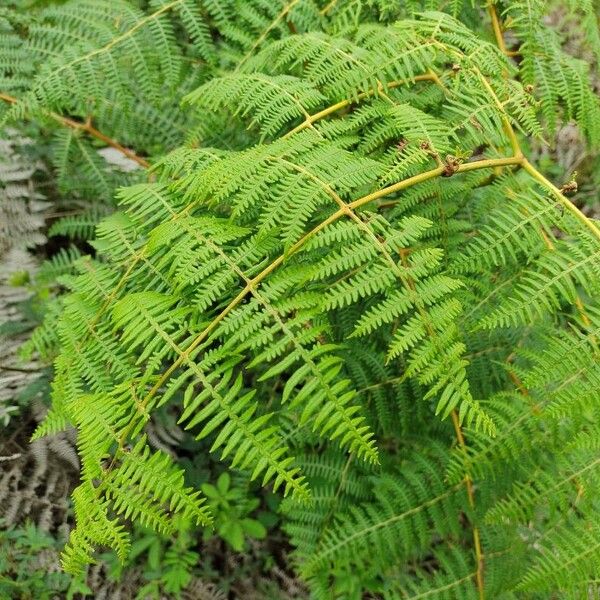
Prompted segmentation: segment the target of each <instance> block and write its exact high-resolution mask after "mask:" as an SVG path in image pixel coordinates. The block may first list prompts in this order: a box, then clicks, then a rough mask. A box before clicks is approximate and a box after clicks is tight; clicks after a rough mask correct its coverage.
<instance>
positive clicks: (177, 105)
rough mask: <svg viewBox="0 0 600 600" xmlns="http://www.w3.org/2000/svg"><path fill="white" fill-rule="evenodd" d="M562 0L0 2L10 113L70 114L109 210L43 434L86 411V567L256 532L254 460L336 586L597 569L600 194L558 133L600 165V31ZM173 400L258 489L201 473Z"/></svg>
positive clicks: (79, 260)
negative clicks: (580, 54)
mask: <svg viewBox="0 0 600 600" xmlns="http://www.w3.org/2000/svg"><path fill="white" fill-rule="evenodd" d="M13 4H14V3H13ZM550 8H551V5H550V4H548V3H546V2H542V1H540V0H535V1H531V0H530V1H528V2H520V1H518V0H517V1H507V2H501V3H498V4H497V5H496V4H494V3H491V4H490V5H489V6H487V7H486V4H485V3H483V4H481V5H479V3H474V5H473V6H472V5H471V3H466V2H465V3H463V2H460V1H455V2H452V3H441V2H431V1H427V2H418V1H407V2H387V1H385V0H378V1H375V0H373V1H367V0H362V1H361V0H347V1H344V0H339V1H338V2H335V1H333V2H329V3H327V2H317V1H313V0H291V1H289V2H284V1H283V0H282V1H281V2H273V1H269V2H263V1H262V0H252V1H246V0H174V1H171V2H167V1H163V0H151V1H150V2H133V1H125V0H119V1H114V0H111V1H108V0H106V1H104V0H102V1H98V0H71V1H70V2H66V3H59V4H56V5H51V6H48V7H46V8H39V9H37V10H30V11H25V10H23V3H16V4H15V7H14V9H13V8H11V6H10V3H9V6H8V7H4V8H1V9H0V31H1V32H2V34H1V35H0V91H2V93H3V96H4V100H6V106H5V107H4V109H5V110H4V113H3V117H4V123H5V124H6V125H7V126H8V125H10V126H11V127H16V126H18V124H19V123H21V122H22V121H23V120H27V121H34V122H36V123H39V124H40V125H39V127H40V128H39V129H38V126H36V125H31V124H29V125H27V127H28V128H29V132H30V135H33V136H34V137H35V136H36V135H39V136H40V137H43V135H45V134H44V128H46V127H50V128H51V129H52V131H53V132H54V134H53V141H52V143H51V144H50V145H49V146H48V147H47V148H45V149H44V152H45V155H46V158H47V160H48V161H49V162H51V163H52V164H53V166H54V169H55V173H56V180H55V181H56V186H57V190H58V192H59V193H61V194H63V195H70V196H72V197H73V200H72V201H73V202H77V203H79V206H81V207H82V209H81V210H80V211H78V212H79V214H78V215H77V216H68V217H65V218H62V219H59V220H57V221H56V222H55V223H54V224H53V225H52V228H51V231H50V233H52V234H54V235H56V236H62V237H63V238H64V239H66V238H69V239H72V240H74V241H75V242H76V245H75V246H74V247H73V249H72V250H70V251H62V252H61V253H60V254H58V255H57V256H56V257H55V258H54V259H53V262H52V263H51V264H49V265H46V267H45V270H44V277H45V278H46V279H45V281H46V282H48V283H47V288H48V289H49V290H50V291H52V292H53V293H52V294H51V299H49V300H47V301H46V308H45V310H46V318H45V321H44V324H43V325H42V326H41V327H40V328H39V329H38V330H37V331H36V332H35V333H34V334H33V336H32V337H31V340H30V341H29V342H28V344H27V345H26V348H25V352H26V353H29V355H34V356H38V357H40V358H41V359H42V360H45V361H47V362H48V363H49V362H53V369H54V374H53V382H52V405H51V408H50V411H49V412H48V415H47V416H46V418H45V420H44V421H43V423H42V424H41V425H40V427H39V428H38V429H37V430H36V432H35V434H34V436H33V437H34V439H38V438H40V437H42V436H45V435H48V434H53V433H56V432H58V431H61V430H63V429H64V428H66V427H67V426H69V425H73V426H75V427H76V428H77V432H78V437H77V448H78V453H79V458H80V460H81V482H80V485H79V486H78V487H77V488H76V489H75V491H74V492H73V503H74V512H75V518H76V527H75V528H74V529H73V530H72V531H71V534H70V540H69V542H68V544H67V546H66V548H65V550H64V553H63V567H64V569H65V570H66V571H67V572H70V573H74V574H80V573H81V572H82V571H83V570H84V569H85V568H86V566H87V565H88V564H89V563H91V562H93V561H94V559H95V557H97V551H98V549H100V548H106V547H109V548H111V549H113V550H114V551H115V552H116V555H117V556H118V558H119V559H120V560H121V561H123V562H126V561H128V560H129V556H130V553H131V551H132V544H131V539H130V529H131V527H130V524H131V522H133V523H135V524H137V525H141V526H143V527H145V528H148V529H151V530H154V531H155V532H156V534H158V535H162V536H171V535H172V536H175V535H176V534H177V532H178V531H180V530H182V529H183V530H184V531H186V532H187V531H188V529H189V528H192V529H193V528H194V527H196V526H204V527H207V528H209V527H213V526H214V527H216V530H217V532H218V534H219V535H220V536H221V537H222V538H223V539H224V540H225V541H226V542H227V543H228V544H229V545H230V546H231V547H233V548H234V549H236V550H242V549H243V548H244V545H245V540H247V539H248V538H255V539H262V538H264V537H265V536H266V535H268V531H267V527H268V526H269V522H268V519H267V521H264V519H263V521H264V522H262V521H261V520H260V519H258V518H254V516H252V515H253V514H254V513H253V511H255V510H256V509H257V507H258V505H259V501H258V500H255V499H253V498H252V497H251V496H250V495H249V494H250V490H255V489H256V487H257V486H256V487H248V482H249V481H254V480H256V481H257V482H258V483H259V484H260V485H261V486H263V487H268V488H269V489H270V490H271V491H273V492H276V493H278V494H279V495H280V496H282V497H283V498H284V499H283V500H282V502H281V504H280V506H278V507H277V510H278V512H279V518H280V519H281V522H282V527H283V530H284V531H285V533H286V534H287V536H288V538H289V540H290V542H291V544H292V546H293V548H294V550H293V565H294V568H295V570H296V572H297V573H298V574H299V575H300V577H301V578H302V579H303V580H304V581H305V582H306V583H307V585H308V587H309V590H310V594H311V597H314V598H348V599H353V598H357V599H358V598H362V597H367V596H365V594H371V595H370V596H368V597H376V598H385V599H396V598H423V597H427V598H440V599H441V598H460V599H467V598H480V599H482V598H506V599H509V598H540V599H542V598H550V597H553V598H554V597H555V598H559V597H560V598H587V597H592V594H597V593H598V583H597V582H598V578H599V577H600V542H599V541H598V540H599V539H600V537H599V536H600V531H599V526H598V499H597V496H598V491H600V490H599V484H600V481H599V479H598V469H597V467H598V465H599V463H600V461H599V459H598V451H599V448H600V437H599V436H600V420H599V419H598V414H599V413H598V411H599V410H600V405H599V400H600V362H599V360H598V358H599V356H598V335H599V334H600V303H599V300H600V225H599V223H598V222H597V221H595V220H594V219H593V217H590V216H588V214H587V211H586V210H582V209H580V208H579V207H578V205H577V204H576V203H574V202H572V201H571V199H569V198H567V196H566V195H567V194H570V193H573V192H575V191H576V190H577V186H578V183H577V181H576V179H575V175H574V174H572V173H566V174H561V176H562V177H563V178H564V179H563V181H562V182H561V183H560V184H559V185H558V186H556V185H554V184H552V183H551V182H550V181H549V179H547V178H546V176H544V175H543V174H542V172H541V170H540V168H538V167H537V166H534V164H533V163H534V162H535V161H534V160H533V158H532V156H533V154H534V152H535V151H537V150H538V149H539V148H540V147H543V146H544V145H545V144H546V145H548V144H550V145H553V144H554V142H553V141H552V140H554V139H555V138H556V133H557V131H558V130H559V129H560V127H561V126H563V125H564V124H565V123H567V122H573V123H575V125H576V127H577V130H578V131H579V132H580V135H581V137H582V139H583V140H584V142H585V145H586V148H587V153H588V157H589V158H588V160H589V164H591V165H592V167H590V166H589V165H588V168H589V169H590V170H592V168H593V165H594V164H595V163H594V156H595V154H594V153H595V152H596V151H597V150H598V148H599V147H600V102H599V100H598V97H597V94H596V92H595V91H594V89H593V87H592V85H593V78H594V77H595V76H596V75H595V65H596V61H597V60H598V58H599V57H600V38H599V34H598V27H597V22H596V21H597V18H596V10H597V6H596V5H595V4H594V2H593V1H592V0H587V1H585V2H568V3H567V7H565V8H564V10H566V11H572V12H569V14H570V15H571V14H572V15H573V18H575V19H577V31H578V32H579V34H580V38H579V43H580V44H581V45H582V46H583V47H585V48H586V49H588V51H589V53H590V54H589V55H590V58H589V60H582V59H581V58H577V57H575V56H573V55H571V54H570V53H569V52H568V49H567V48H566V47H565V44H566V42H565V39H564V37H563V36H562V35H561V32H560V31H559V30H558V29H557V28H551V27H548V25H547V23H545V22H544V15H545V14H546V12H547V11H549V10H550ZM441 11H446V12H441ZM484 17H485V18H484ZM490 20H491V23H490ZM503 27H509V28H510V34H507V35H506V36H504V37H503V36H502V31H501V28H503ZM494 29H495V31H496V35H494ZM507 45H508V47H507ZM21 126H22V125H21ZM32 132H33V133H32ZM44 139H45V138H44ZM117 140H118V141H117ZM99 145H108V146H112V149H113V150H115V151H117V152H119V153H121V154H123V155H124V156H125V157H126V158H127V159H128V162H127V164H126V167H127V169H128V168H129V167H133V166H138V167H139V166H142V167H146V166H148V167H149V168H148V170H144V169H142V168H135V169H131V170H126V169H125V170H124V167H123V165H121V166H120V167H119V165H117V166H115V165H114V164H109V163H108V162H107V161H106V160H105V159H104V158H103V157H102V156H101V155H100V154H99V153H98V152H97V148H98V146H99ZM129 148H135V152H134V151H133V150H129ZM583 166H584V167H585V165H583ZM556 172H557V171H552V170H551V171H550V172H549V173H547V175H548V176H552V175H554V174H555V173H556ZM592 184H593V181H592ZM561 186H562V187H561ZM116 188H119V189H118V191H117V192H115V190H116ZM106 215H108V216H106ZM94 227H95V230H94ZM92 231H95V233H94V234H93V239H92V240H91V241H89V244H88V243H86V242H85V241H86V240H90V238H92ZM45 289H46V288H45ZM65 290H66V291H68V293H62V292H63V291H65ZM59 292H60V293H59ZM165 414H169V415H171V416H173V415H175V417H176V419H177V422H178V423H179V424H180V425H181V426H182V427H183V428H185V430H187V431H188V432H190V434H191V435H193V437H194V438H195V439H196V440H197V443H196V444H195V445H194V446H193V448H194V450H193V451H194V452H195V453H198V454H207V453H209V452H211V453H214V456H215V459H218V460H219V461H223V463H224V464H225V465H226V466H227V469H228V471H231V472H232V473H234V474H235V477H236V478H237V481H244V482H245V484H246V487H243V486H239V487H235V486H234V487H231V485H230V484H231V481H230V476H229V474H228V471H226V472H225V473H223V474H221V476H220V477H219V478H218V480H217V478H215V480H214V481H212V482H205V483H203V484H202V485H201V486H198V485H195V483H196V482H194V481H193V479H194V477H193V476H192V473H191V470H190V469H189V468H186V465H185V464H184V461H178V460H177V458H176V453H169V452H165V451H164V450H161V449H157V448H156V446H155V445H153V444H152V443H151V442H150V440H149V436H150V431H151V428H152V426H153V423H156V422H157V421H158V420H160V419H161V418H163V416H164V415H165ZM238 485H239V484H238ZM240 490H243V491H240ZM182 524H183V525H182ZM188 535H189V534H188V533H186V534H185V536H188ZM185 536H184V537H185ZM178 539H180V538H178ZM185 539H186V540H187V537H185ZM150 543H151V542H148V544H150ZM186 544H187V542H186ZM186 544H184V546H185V549H184V550H181V555H182V559H181V560H183V561H184V562H185V560H188V559H189V561H190V562H191V563H193V562H194V561H195V560H196V559H197V553H195V552H194V551H193V550H190V549H189V547H190V546H189V545H186ZM133 549H134V551H136V544H134V545H133ZM138 551H139V548H138ZM186 552H187V553H188V555H187V556H188V559H185V557H184V555H185V554H186ZM177 581H178V582H179V581H180V579H177ZM183 581H184V582H185V581H186V579H185V576H184V577H183ZM177 586H179V587H177ZM182 587H184V586H183V584H180V583H177V584H176V588H177V589H175V590H174V592H173V593H175V594H177V593H179V591H180V588H182Z"/></svg>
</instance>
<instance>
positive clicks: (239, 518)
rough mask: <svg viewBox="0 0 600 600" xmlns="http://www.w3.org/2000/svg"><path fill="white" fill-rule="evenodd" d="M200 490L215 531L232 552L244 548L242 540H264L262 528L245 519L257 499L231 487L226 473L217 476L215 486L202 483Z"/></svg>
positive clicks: (255, 521)
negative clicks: (208, 509)
mask: <svg viewBox="0 0 600 600" xmlns="http://www.w3.org/2000/svg"><path fill="white" fill-rule="evenodd" d="M201 489H202V492H203V493H204V495H205V496H206V497H207V498H208V502H209V505H210V509H211V512H212V514H213V515H214V519H215V529H216V532H217V533H218V535H219V536H220V537H222V538H223V539H224V540H225V541H226V542H227V543H228V544H229V545H230V546H231V547H232V548H233V549H234V550H237V551H238V552H241V551H242V550H243V549H244V541H245V538H246V537H251V538H255V539H259V540H261V539H264V538H265V536H266V535H267V530H266V528H265V526H264V525H263V524H262V523H261V522H260V521H259V520H257V519H254V518H252V517H250V516H249V513H251V512H252V511H253V510H255V509H256V508H257V507H258V505H259V504H260V500H259V499H258V498H250V497H248V496H247V494H245V493H244V490H243V489H240V488H236V487H232V486H231V477H230V476H229V473H221V475H219V478H218V479H217V483H216V485H212V484H210V483H205V484H203V485H202V488H201Z"/></svg>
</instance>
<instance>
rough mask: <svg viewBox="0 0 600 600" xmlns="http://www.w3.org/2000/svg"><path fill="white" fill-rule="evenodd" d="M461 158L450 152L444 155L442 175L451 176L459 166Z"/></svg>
mask: <svg viewBox="0 0 600 600" xmlns="http://www.w3.org/2000/svg"><path fill="white" fill-rule="evenodd" d="M460 163H461V160H460V159H459V158H457V157H456V156H453V155H452V154H448V155H447V156H446V161H445V162H444V170H443V171H442V177H452V175H454V173H456V171H458V168H459V167H460Z"/></svg>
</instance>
